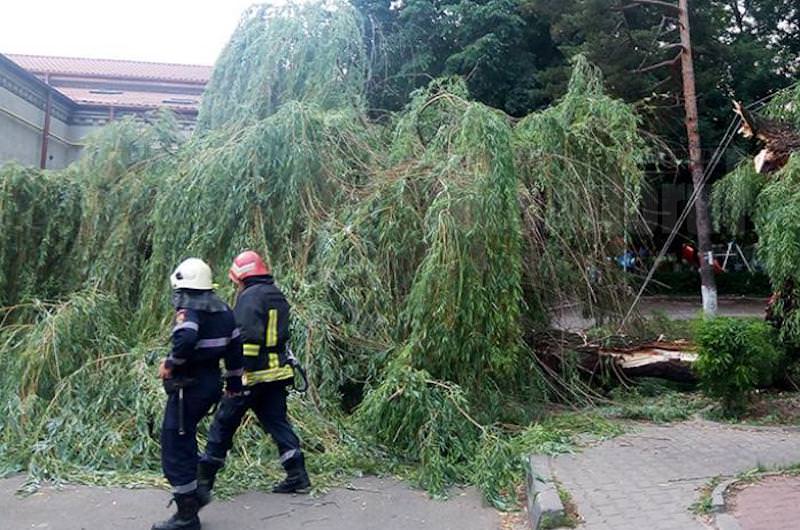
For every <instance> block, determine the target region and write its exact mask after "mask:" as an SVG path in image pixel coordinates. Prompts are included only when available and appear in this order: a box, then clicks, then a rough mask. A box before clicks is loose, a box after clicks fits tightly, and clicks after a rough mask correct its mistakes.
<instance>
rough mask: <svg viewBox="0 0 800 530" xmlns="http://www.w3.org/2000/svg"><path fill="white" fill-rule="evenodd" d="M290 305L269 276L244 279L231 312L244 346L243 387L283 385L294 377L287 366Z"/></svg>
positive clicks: (290, 368)
mask: <svg viewBox="0 0 800 530" xmlns="http://www.w3.org/2000/svg"><path fill="white" fill-rule="evenodd" d="M289 310H290V308H289V302H287V301H286V297H285V296H284V295H283V293H282V292H281V290H280V289H279V288H278V287H277V286H276V285H275V281H274V280H273V278H272V276H257V277H253V278H247V279H246V280H245V282H244V290H243V291H242V292H241V293H240V294H239V297H238V299H237V300H236V306H235V307H234V309H233V312H234V314H235V315H236V323H237V324H238V326H239V329H240V330H241V334H242V342H243V343H244V347H243V348H244V349H243V353H244V369H245V376H244V380H245V384H246V385H254V384H256V383H265V382H272V381H283V380H286V379H291V378H292V377H293V376H294V372H293V371H292V367H291V366H289V365H287V363H286V344H287V342H288V340H289Z"/></svg>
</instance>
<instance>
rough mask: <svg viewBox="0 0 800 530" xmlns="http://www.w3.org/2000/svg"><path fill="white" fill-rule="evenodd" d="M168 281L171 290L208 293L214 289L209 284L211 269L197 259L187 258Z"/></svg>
mask: <svg viewBox="0 0 800 530" xmlns="http://www.w3.org/2000/svg"><path fill="white" fill-rule="evenodd" d="M169 281H170V283H171V284H172V288H173V289H197V290H198V291H210V290H211V289H213V288H214V285H213V284H212V283H211V267H209V266H208V264H206V262H205V261H203V260H201V259H198V258H189V259H187V260H184V261H183V262H181V264H180V265H178V268H177V269H175V272H173V273H172V276H170V277H169Z"/></svg>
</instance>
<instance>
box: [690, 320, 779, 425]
mask: <svg viewBox="0 0 800 530" xmlns="http://www.w3.org/2000/svg"><path fill="white" fill-rule="evenodd" d="M695 341H696V342H697V345H698V353H699V357H698V359H697V363H696V364H695V370H696V372H697V374H698V376H699V378H700V382H701V385H702V386H703V389H704V391H705V392H706V393H707V394H708V395H709V396H711V397H713V398H715V399H720V400H721V401H722V405H723V413H724V414H726V415H737V414H739V413H741V412H742V410H743V408H744V405H745V404H746V403H747V399H748V397H749V394H750V392H751V391H752V390H754V389H755V388H757V387H759V386H764V385H768V384H770V383H771V382H772V378H773V376H774V375H775V370H776V368H777V366H778V365H779V364H780V363H781V360H782V358H783V355H784V353H783V351H782V350H781V349H779V348H778V347H777V346H776V341H775V334H774V330H773V329H772V328H771V327H770V326H769V324H767V323H766V322H764V321H761V320H758V319H752V318H751V319H739V318H713V319H704V320H700V321H698V322H697V324H696V326H695Z"/></svg>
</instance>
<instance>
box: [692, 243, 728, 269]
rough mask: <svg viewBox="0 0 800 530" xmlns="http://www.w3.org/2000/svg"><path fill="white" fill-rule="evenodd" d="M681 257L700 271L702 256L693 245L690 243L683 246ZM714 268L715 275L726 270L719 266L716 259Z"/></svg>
mask: <svg viewBox="0 0 800 530" xmlns="http://www.w3.org/2000/svg"><path fill="white" fill-rule="evenodd" d="M681 257H682V258H683V259H685V260H686V261H688V262H689V263H691V264H692V265H694V266H695V267H697V268H698V269H699V268H700V254H699V253H698V252H697V249H695V248H694V247H693V246H692V245H690V244H688V243H684V244H683V246H682V247H681ZM713 267H714V273H715V274H719V273H721V272H725V270H724V269H723V268H722V266H721V265H720V264H719V261H718V260H717V259H716V258H715V259H714V263H713Z"/></svg>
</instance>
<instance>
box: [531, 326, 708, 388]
mask: <svg viewBox="0 0 800 530" xmlns="http://www.w3.org/2000/svg"><path fill="white" fill-rule="evenodd" d="M533 349H534V351H536V352H537V354H538V356H539V360H540V361H541V362H542V363H543V364H545V365H547V366H548V367H549V368H551V369H552V370H554V371H556V372H558V371H559V370H560V369H561V368H562V364H563V363H564V362H565V359H566V358H567V356H573V357H572V362H575V363H576V365H577V367H578V368H579V369H580V370H581V371H583V372H584V373H586V374H589V375H593V374H597V373H599V372H600V371H601V370H602V369H603V367H605V366H608V365H609V363H610V364H611V365H612V366H613V369H614V371H615V372H617V373H618V374H620V375H622V376H623V377H624V378H631V379H632V378H637V377H657V378H660V379H667V380H670V381H678V382H694V381H695V380H696V377H695V375H694V372H693V371H692V365H693V364H694V363H695V361H697V353H696V352H695V347H694V345H693V344H692V343H690V342H688V341H663V340H655V341H649V342H642V343H637V344H625V345H621V346H605V345H602V344H599V343H595V342H587V341H586V337H584V336H582V335H578V334H576V333H547V334H542V335H539V336H537V337H535V338H534V339H533ZM574 356H577V357H574Z"/></svg>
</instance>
